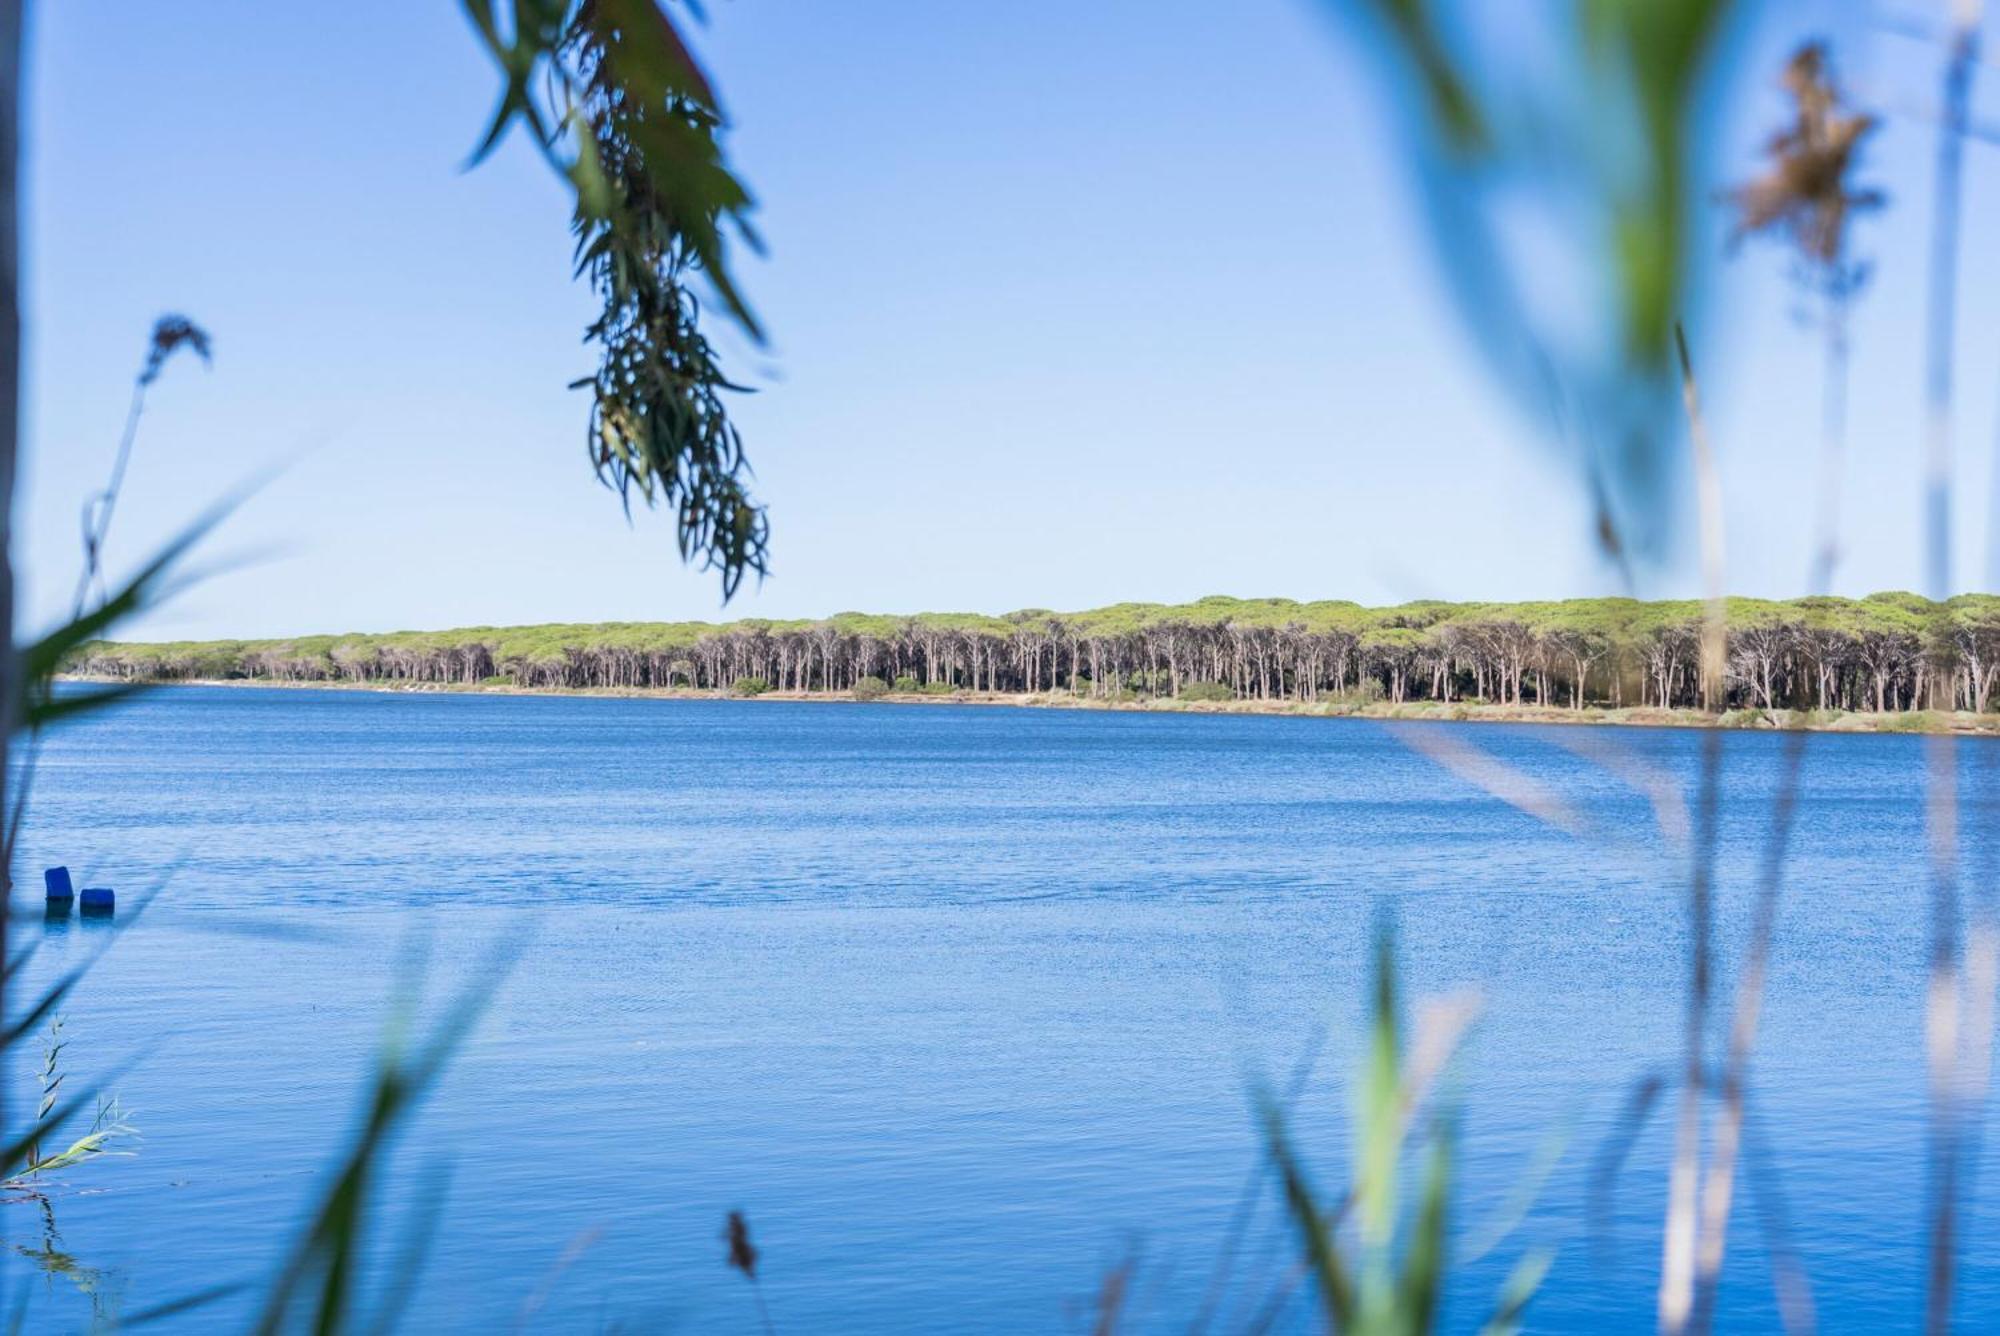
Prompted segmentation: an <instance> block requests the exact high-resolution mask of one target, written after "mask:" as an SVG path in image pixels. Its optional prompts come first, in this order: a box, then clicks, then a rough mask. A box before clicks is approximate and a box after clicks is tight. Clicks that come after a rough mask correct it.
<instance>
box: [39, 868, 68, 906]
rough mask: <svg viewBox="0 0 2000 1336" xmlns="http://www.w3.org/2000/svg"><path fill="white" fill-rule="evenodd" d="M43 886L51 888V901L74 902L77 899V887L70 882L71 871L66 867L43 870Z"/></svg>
mask: <svg viewBox="0 0 2000 1336" xmlns="http://www.w3.org/2000/svg"><path fill="white" fill-rule="evenodd" d="M42 884H43V885H44V886H47V887H48V888H49V899H51V900H73V899H75V898H76V886H75V884H74V883H72V882H71V881H70V879H69V869H68V868H66V867H50V868H43V869H42Z"/></svg>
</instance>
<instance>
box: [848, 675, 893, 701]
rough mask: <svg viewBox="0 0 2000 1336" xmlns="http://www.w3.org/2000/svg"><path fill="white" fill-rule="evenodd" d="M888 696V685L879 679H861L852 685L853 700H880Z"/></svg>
mask: <svg viewBox="0 0 2000 1336" xmlns="http://www.w3.org/2000/svg"><path fill="white" fill-rule="evenodd" d="M888 694H889V684H888V683H887V682H884V681H883V680H882V679H881V678H879V677H863V678H860V679H858V680H857V681H856V682H855V683H854V699H856V700H881V699H882V698H883V697H884V696H886V695H888Z"/></svg>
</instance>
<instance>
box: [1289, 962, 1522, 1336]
mask: <svg viewBox="0 0 2000 1336" xmlns="http://www.w3.org/2000/svg"><path fill="white" fill-rule="evenodd" d="M1471 1011H1472V1009H1471V1007H1470V1006H1468V1005H1464V1004H1460V1005H1458V1006H1452V1005H1445V1006H1442V1007H1439V1008H1435V1009H1434V1010H1433V1012H1432V1015H1431V1016H1430V1018H1429V1021H1428V1031H1427V1032H1426V1033H1420V1034H1419V1036H1418V1039H1417V1042H1416V1044H1415V1045H1414V1046H1413V1049H1412V1051H1411V1052H1410V1054H1408V1055H1407V1056H1406V1054H1405V1052H1404V1048H1403V1042H1402V1031H1401V1022H1400V1019H1399V1016H1398V1010H1397V998H1396V967H1395V955H1394V949H1393V945H1392V942H1391V939H1390V936H1389V933H1388V932H1387V931H1386V930H1385V929H1378V931H1377V934H1376V946H1375V979H1374V988H1373V1005H1372V1007H1371V1010H1370V1015H1369V1027H1368V1033H1369V1044H1368V1050H1367V1054H1366V1058H1365V1060H1364V1064H1363V1068H1362V1072H1361V1077H1360V1080H1359V1082H1358V1083H1357V1100H1356V1105H1355V1131H1354V1145H1355V1165H1354V1177H1353V1182H1352V1185H1351V1186H1350V1187H1349V1189H1348V1191H1347V1193H1346V1194H1345V1196H1344V1198H1342V1199H1341V1200H1340V1201H1339V1202H1338V1204H1337V1205H1329V1204H1328V1203H1327V1202H1326V1201H1324V1199H1323V1198H1322V1197H1321V1196H1320V1194H1319V1192H1318V1191H1317V1189H1316V1188H1315V1187H1314V1186H1313V1183H1312V1179H1311V1176H1310V1174H1309V1173H1308V1171H1307V1169H1306V1166H1305V1162H1304V1160H1303V1158H1302V1157H1301V1155H1300V1154H1299V1152H1298V1150H1297V1149H1296V1148H1295V1147H1294V1146H1293V1144H1292V1142H1291V1137H1290V1131H1289V1128H1288V1126H1287V1120H1286V1118H1285V1115H1284V1111H1283V1109H1282V1107H1281V1106H1280V1105H1279V1103H1278V1102H1277V1100H1276V1099H1275V1098H1273V1097H1271V1096H1269V1095H1268V1094H1267V1095H1265V1096H1264V1098H1263V1099H1262V1101H1261V1102H1262V1106H1263V1122H1264V1142H1265V1146H1266V1148H1267V1150H1268V1151H1269V1153H1270V1156H1271V1159H1272V1162H1273V1163H1274V1164H1275V1165H1276V1166H1277V1169H1278V1175H1279V1179H1280V1181H1281V1183H1282V1185H1283V1190H1284V1197H1285V1205H1286V1207H1287V1210H1288V1212H1289V1214H1290V1216H1291V1219H1292V1223H1293V1225H1294V1227H1295V1229H1296V1230H1297V1232H1298V1237H1299V1248H1300V1253H1301V1255H1302V1262H1303V1265H1304V1268H1305V1270H1306V1272H1307V1274H1309V1275H1310V1276H1311V1277H1312V1279H1313V1281H1314V1284H1315V1287H1316V1289H1317V1290H1318V1298H1319V1304H1320V1312H1321V1316H1322V1318H1323V1319H1324V1322H1325V1326H1326V1329H1327V1330H1328V1331H1334V1332H1344V1333H1356V1334H1358V1336H1421V1334H1422V1333H1427V1332H1430V1331H1432V1330H1433V1329H1434V1328H1435V1327H1436V1325H1437V1320H1438V1312H1439V1307H1440V1302H1441V1299H1442V1295H1443V1289H1444V1279H1445V1276H1446V1275H1447V1274H1449V1272H1450V1269H1451V1231H1450V1219H1449V1217H1450V1203H1451V1186H1452V1173H1453V1166H1454V1163H1455V1159H1456V1155H1457V1145H1458V1130H1457V1121H1456V1117H1455V1114H1454V1112H1453V1110H1452V1109H1451V1108H1450V1107H1449V1105H1444V1106H1443V1107H1439V1108H1436V1109H1432V1110H1430V1111H1429V1125H1428V1129H1427V1133H1426V1134H1425V1135H1424V1136H1422V1137H1421V1138H1418V1140H1419V1141H1420V1142H1421V1143H1423V1144H1421V1145H1420V1146H1419V1150H1420V1152H1421V1157H1422V1160H1423V1165H1424V1167H1423V1171H1422V1174H1421V1176H1420V1178H1419V1180H1418V1183H1417V1185H1416V1206H1415V1209H1414V1211H1413V1212H1410V1213H1408V1216H1407V1219H1406V1218H1405V1212H1404V1211H1403V1209H1402V1202H1401V1198H1402V1193H1403V1189H1404V1182H1403V1180H1404V1167H1403V1160H1404V1156H1405V1153H1406V1151H1407V1150H1408V1149H1409V1148H1410V1144H1411V1141H1412V1138H1411V1129H1412V1127H1414V1126H1416V1125H1417V1124H1418V1122H1419V1119H1420V1116H1421V1115H1423V1114H1424V1113H1425V1112H1426V1108H1425V1106H1426V1105H1427V1104H1431V1103H1436V1102H1438V1101H1437V1100H1436V1096H1435V1093H1434V1092H1435V1087H1436V1085H1437V1083H1438V1080H1439V1078H1440V1077H1441V1075H1442V1069H1443V1067H1444V1065H1445V1063H1447V1062H1448V1061H1449V1059H1450V1057H1451V1055H1452V1053H1453V1051H1454V1050H1455V1049H1456V1048H1457V1046H1458V1042H1459V1039H1460V1037H1461V1036H1462V1034H1463V1032H1464V1027H1465V1025H1466V1024H1467V1023H1468V1022H1469V1021H1470V1019H1471ZM1348 1220H1351V1221H1352V1224H1353V1230H1352V1233H1353V1238H1352V1239H1351V1240H1349V1239H1348V1238H1347V1237H1345V1236H1344V1234H1343V1228H1342V1226H1343V1224H1344V1223H1345V1222H1346V1221H1348ZM1548 1264H1549V1255H1548V1254H1547V1253H1545V1252H1541V1251H1536V1252H1531V1253H1528V1254H1527V1255H1525V1256H1524V1257H1522V1259H1521V1260H1520V1262H1519V1263H1517V1265H1516V1266H1515V1268H1514V1270H1513V1272H1512V1273H1511V1274H1510V1275H1509V1277H1508V1279H1507V1281H1506V1283H1505V1285H1504V1286H1503V1288H1502V1291H1501V1294H1500V1297H1499V1299H1498V1301H1497V1302H1496V1304H1495V1307H1494V1311H1493V1314H1492V1316H1491V1318H1490V1319H1489V1321H1488V1323H1487V1324H1486V1326H1485V1328H1484V1330H1485V1331H1488V1332H1498V1331H1509V1332H1511V1331H1514V1330H1516V1329H1517V1328H1518V1326H1519V1322H1520V1318H1521V1315H1522V1313H1523V1311H1524V1310H1525V1309H1526V1307H1527V1304H1528V1301H1529V1300H1530V1299H1531V1298H1532V1297H1533V1295H1534V1292H1535V1290H1536V1289H1537V1288H1538V1287H1539V1285H1540V1283H1541V1278H1542V1275H1543V1274H1544V1273H1545V1272H1546V1270H1547V1268H1548Z"/></svg>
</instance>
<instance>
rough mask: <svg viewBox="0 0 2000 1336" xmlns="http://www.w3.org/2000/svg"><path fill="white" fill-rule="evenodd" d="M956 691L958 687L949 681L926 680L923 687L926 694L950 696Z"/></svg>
mask: <svg viewBox="0 0 2000 1336" xmlns="http://www.w3.org/2000/svg"><path fill="white" fill-rule="evenodd" d="M957 691H958V688H957V687H955V686H953V685H952V684H951V683H949V682H926V683H925V684H924V687H923V694H924V695H926V696H950V695H954V694H956V693H957Z"/></svg>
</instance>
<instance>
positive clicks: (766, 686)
mask: <svg viewBox="0 0 2000 1336" xmlns="http://www.w3.org/2000/svg"><path fill="white" fill-rule="evenodd" d="M770 689H771V684H770V683H769V682H766V681H765V680H764V679H763V678H761V677H739V678H737V679H736V681H735V682H734V683H732V684H731V685H730V688H729V690H730V691H731V692H732V693H733V694H735V695H738V696H761V695H763V694H764V693H765V692H767V691H769V690H770Z"/></svg>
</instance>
